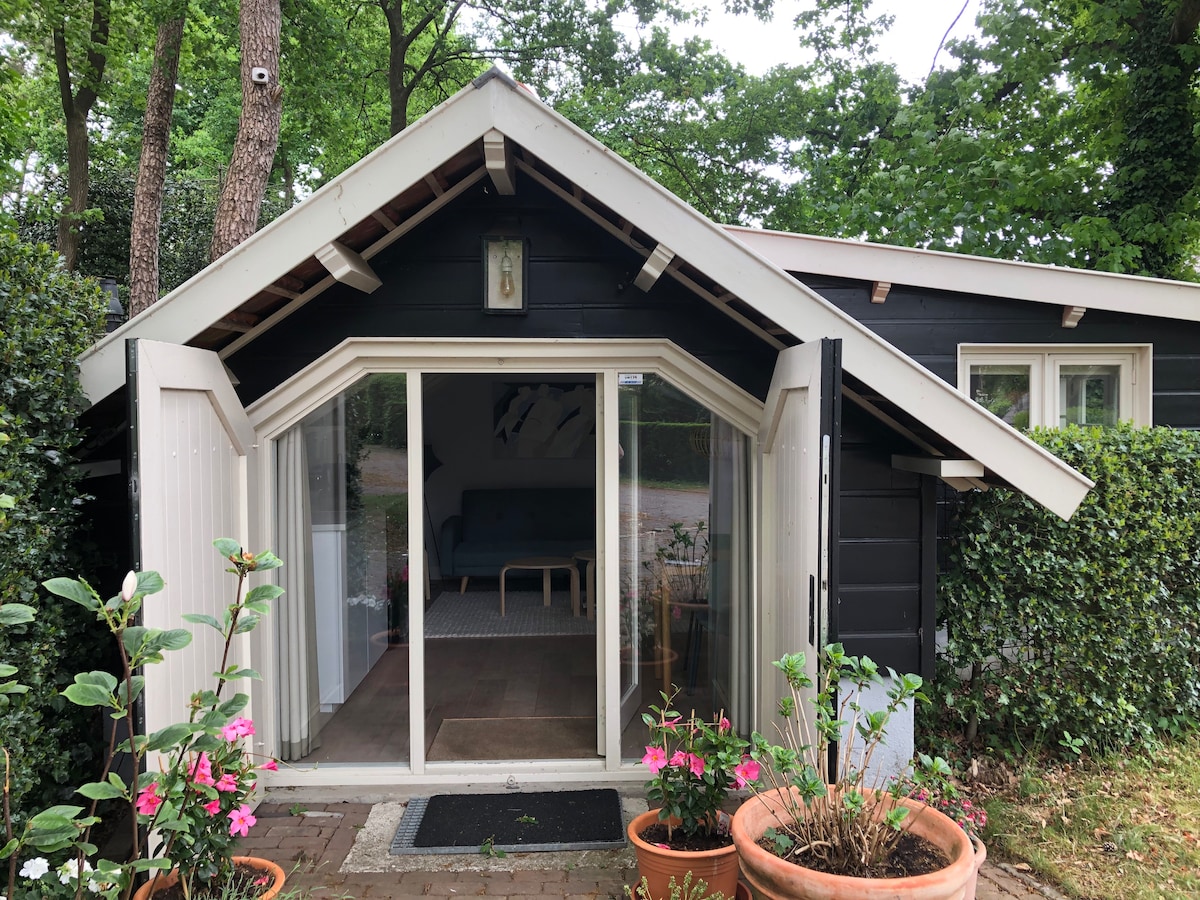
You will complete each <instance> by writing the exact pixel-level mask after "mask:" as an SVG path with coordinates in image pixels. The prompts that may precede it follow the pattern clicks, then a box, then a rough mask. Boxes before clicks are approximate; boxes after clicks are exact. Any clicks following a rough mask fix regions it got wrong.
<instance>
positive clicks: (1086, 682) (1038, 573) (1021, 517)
mask: <svg viewBox="0 0 1200 900" xmlns="http://www.w3.org/2000/svg"><path fill="white" fill-rule="evenodd" d="M1031 436H1032V437H1033V439H1034V440H1035V441H1037V442H1038V443H1039V444H1041V445H1042V446H1044V447H1046V448H1047V449H1048V450H1050V452H1052V453H1054V454H1055V455H1056V456H1058V457H1059V458H1061V459H1063V460H1064V461H1065V462H1067V463H1068V464H1069V465H1071V466H1073V467H1074V468H1076V469H1078V470H1079V471H1081V472H1082V473H1083V474H1085V475H1086V476H1088V477H1089V478H1091V479H1092V480H1094V481H1095V482H1096V487H1095V488H1094V489H1093V490H1092V492H1091V493H1090V494H1089V495H1088V497H1087V498H1086V499H1085V500H1084V502H1083V504H1082V505H1081V506H1080V508H1079V510H1078V511H1077V512H1076V513H1075V515H1074V516H1073V517H1072V519H1071V520H1070V521H1069V522H1064V521H1062V520H1061V519H1059V518H1058V517H1057V516H1055V515H1053V514H1052V513H1050V512H1047V511H1046V510H1044V509H1042V508H1041V507H1039V506H1037V505H1036V504H1034V503H1033V502H1031V501H1030V500H1029V499H1028V498H1026V497H1024V496H1023V495H1020V494H1015V493H1013V492H1010V491H1004V490H992V491H989V492H987V493H979V492H976V493H973V494H970V495H966V498H965V500H964V502H963V504H962V506H961V509H960V512H959V514H958V517H957V522H956V524H955V526H954V528H953V529H952V530H953V533H954V534H955V535H956V538H955V540H954V542H953V543H952V545H951V548H950V554H949V558H948V569H949V571H948V572H947V573H946V574H945V575H944V576H943V577H942V578H941V579H940V584H939V592H938V599H939V621H940V623H941V624H943V625H944V626H945V627H946V628H947V629H948V643H947V645H946V647H945V649H944V650H943V651H942V652H941V653H940V654H939V676H938V690H939V693H941V694H942V698H943V700H944V703H941V704H935V706H936V707H937V714H938V715H940V716H943V717H945V720H943V723H942V724H946V720H948V721H949V723H951V724H954V725H957V726H960V727H962V728H964V729H965V731H966V734H967V737H968V738H969V739H973V740H983V741H985V742H988V743H991V744H994V745H995V744H998V745H1002V746H1010V747H1011V746H1024V747H1029V746H1044V747H1046V748H1047V749H1050V750H1059V751H1066V752H1071V753H1077V752H1080V751H1082V750H1085V749H1087V750H1091V751H1096V752H1104V751H1107V750H1112V749H1117V748H1124V747H1129V746H1132V745H1139V744H1145V743H1148V742H1151V741H1152V740H1154V738H1155V736H1156V735H1157V734H1160V733H1162V732H1163V731H1176V730H1182V729H1188V728H1192V727H1194V726H1195V724H1196V722H1197V720H1200V677H1198V674H1197V663H1198V662H1200V567H1198V562H1200V434H1197V433H1194V432H1185V431H1177V430H1173V429H1169V428H1147V429H1139V428H1133V427H1132V426H1128V425H1123V426H1120V427H1116V428H1110V429H1095V428H1093V429H1087V428H1080V427H1071V428H1064V429H1060V430H1056V431H1042V430H1039V431H1035V432H1033V434H1032V435H1031ZM964 678H965V680H964Z"/></svg>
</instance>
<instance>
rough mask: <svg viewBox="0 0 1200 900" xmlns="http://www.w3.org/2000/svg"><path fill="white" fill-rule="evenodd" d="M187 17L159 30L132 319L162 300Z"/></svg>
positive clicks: (146, 128)
mask: <svg viewBox="0 0 1200 900" xmlns="http://www.w3.org/2000/svg"><path fill="white" fill-rule="evenodd" d="M184 17H185V16H184V14H180V15H177V16H175V17H173V18H171V19H168V20H167V21H165V22H163V23H162V24H160V25H159V26H158V38H157V39H156V41H155V43H154V67H153V69H151V71H150V86H149V88H148V89H147V91H146V116H145V119H144V122H143V125H142V156H141V159H140V160H139V162H138V174H137V185H136V186H135V188H134V191H133V220H132V222H131V223H130V229H129V315H130V316H135V315H137V314H138V313H140V312H141V311H142V310H144V309H147V308H148V307H150V306H151V304H153V303H154V301H156V300H157V299H158V229H159V226H160V225H161V223H162V203H163V184H164V182H165V181H166V177H167V148H168V145H169V143H170V139H171V111H172V110H173V109H174V107H175V78H176V76H177V75H178V74H179V49H180V46H181V45H182V43H183V24H184Z"/></svg>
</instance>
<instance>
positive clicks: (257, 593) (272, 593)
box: [245, 584, 283, 604]
mask: <svg viewBox="0 0 1200 900" xmlns="http://www.w3.org/2000/svg"><path fill="white" fill-rule="evenodd" d="M281 596H283V588H281V587H280V586H279V585H277V584H260V585H257V586H255V587H253V588H251V589H250V590H249V591H248V592H247V593H246V601H245V602H246V603H247V604H249V603H256V602H262V601H266V600H274V599H275V598H276V597H281Z"/></svg>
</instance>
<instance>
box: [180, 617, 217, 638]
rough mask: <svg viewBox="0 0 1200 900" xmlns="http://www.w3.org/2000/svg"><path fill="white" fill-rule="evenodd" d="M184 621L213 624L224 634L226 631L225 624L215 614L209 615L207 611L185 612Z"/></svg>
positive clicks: (195, 623)
mask: <svg viewBox="0 0 1200 900" xmlns="http://www.w3.org/2000/svg"><path fill="white" fill-rule="evenodd" d="M183 621H185V622H191V623H192V624H194V625H211V626H212V627H213V628H215V629H217V631H219V632H221V633H222V634H224V633H225V626H224V625H222V624H221V623H220V622H219V621H218V620H217V619H216V618H214V617H213V616H210V615H207V614H205V613H184V616H183Z"/></svg>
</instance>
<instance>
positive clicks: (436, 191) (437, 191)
mask: <svg viewBox="0 0 1200 900" xmlns="http://www.w3.org/2000/svg"><path fill="white" fill-rule="evenodd" d="M425 183H426V184H427V185H429V189H430V190H431V191H433V196H435V197H440V196H442V194H444V193H446V189H445V188H444V187H443V186H442V182H441V181H440V180H439V179H438V177H437V173H435V172H430V173H429V174H428V175H426V176H425Z"/></svg>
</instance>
